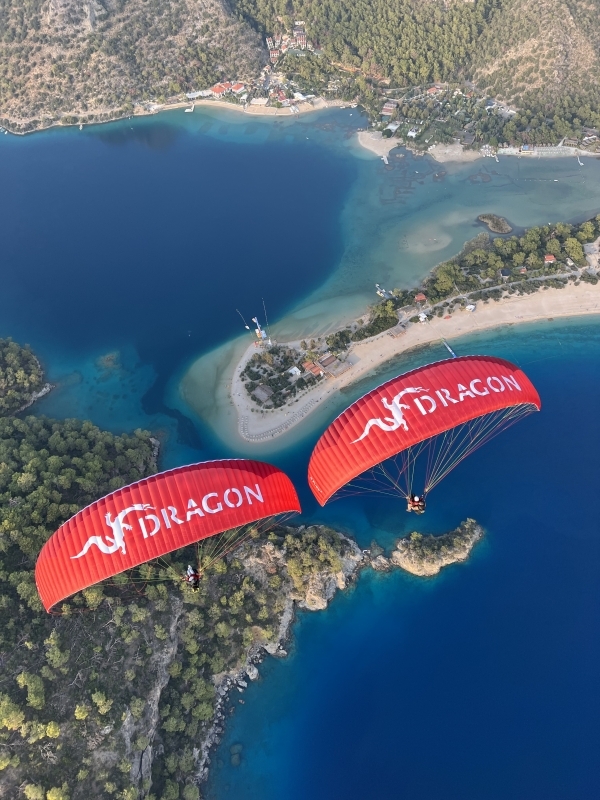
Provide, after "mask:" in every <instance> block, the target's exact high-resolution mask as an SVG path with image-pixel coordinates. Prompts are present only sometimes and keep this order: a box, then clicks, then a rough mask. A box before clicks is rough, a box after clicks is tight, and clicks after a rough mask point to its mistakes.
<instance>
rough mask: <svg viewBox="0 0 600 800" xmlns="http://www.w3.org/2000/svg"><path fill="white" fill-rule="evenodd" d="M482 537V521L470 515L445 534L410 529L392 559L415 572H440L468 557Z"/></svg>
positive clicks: (416, 573)
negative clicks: (471, 517)
mask: <svg viewBox="0 0 600 800" xmlns="http://www.w3.org/2000/svg"><path fill="white" fill-rule="evenodd" d="M482 538H483V528H482V527H481V525H478V524H477V522H475V520H474V519H467V520H465V522H462V523H461V524H460V525H459V526H458V528H456V530H454V531H451V532H450V533H445V534H443V535H442V536H431V535H424V534H422V533H416V532H415V533H411V535H410V536H408V537H407V538H405V539H400V541H399V542H398V543H397V544H396V548H395V550H394V551H393V552H392V554H391V556H390V558H389V561H390V563H391V564H392V565H394V566H397V567H401V568H402V569H404V570H406V571H407V572H410V573H412V574H413V575H419V576H421V577H426V576H431V575H437V574H438V572H439V571H440V570H441V569H442V568H443V567H447V566H448V565H449V564H456V563H457V562H458V561H466V560H467V558H468V557H469V555H470V554H471V550H472V549H473V548H474V547H475V545H476V544H477V542H478V541H479V540H480V539H482Z"/></svg>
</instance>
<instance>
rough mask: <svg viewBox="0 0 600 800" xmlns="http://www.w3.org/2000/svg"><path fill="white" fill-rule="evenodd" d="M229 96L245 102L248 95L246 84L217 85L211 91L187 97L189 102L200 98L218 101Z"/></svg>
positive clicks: (207, 90) (190, 94)
mask: <svg viewBox="0 0 600 800" xmlns="http://www.w3.org/2000/svg"><path fill="white" fill-rule="evenodd" d="M227 94H231V95H233V96H234V97H239V98H240V99H241V100H243V99H244V97H245V96H246V95H247V94H248V92H247V89H246V84H245V83H240V82H239V81H236V82H235V83H231V82H230V81H226V82H225V83H215V85H214V86H211V87H210V89H202V90H201V91H199V92H189V93H188V94H186V97H187V99H188V100H197V99H198V98H199V97H215V98H216V99H217V100H218V99H219V98H222V97H225V95H227Z"/></svg>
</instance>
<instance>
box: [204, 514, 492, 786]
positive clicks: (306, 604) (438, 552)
mask: <svg viewBox="0 0 600 800" xmlns="http://www.w3.org/2000/svg"><path fill="white" fill-rule="evenodd" d="M299 530H303V528H300V529H299ZM337 536H339V537H340V539H341V540H342V541H343V543H344V545H345V548H346V555H345V556H343V557H342V558H341V562H342V568H341V570H339V571H338V572H335V573H330V572H326V571H323V572H321V573H318V574H317V575H315V576H312V577H311V579H310V580H309V582H308V585H307V588H306V592H305V593H304V595H303V596H302V595H300V594H298V593H295V592H293V593H292V594H291V595H290V596H289V597H288V599H287V601H286V604H285V608H284V609H283V611H282V614H281V617H280V622H279V630H278V635H277V637H276V639H275V640H274V641H272V642H268V643H260V644H253V645H252V647H251V648H250V649H249V650H248V653H247V655H246V660H245V663H244V664H243V666H241V667H239V668H238V669H236V670H235V671H233V672H228V673H223V674H221V675H218V676H215V678H214V684H215V688H216V691H217V699H216V703H215V708H214V716H213V719H212V721H211V723H210V725H209V726H208V728H207V729H206V732H205V734H204V737H203V740H202V742H201V744H200V746H199V747H198V748H197V749H196V750H195V751H194V756H195V759H196V781H197V783H198V784H202V783H204V782H205V781H206V780H207V779H208V775H209V770H210V765H211V758H212V756H213V753H214V750H215V749H216V748H217V746H218V745H219V743H220V741H221V739H222V736H223V734H224V732H225V725H226V721H227V716H228V714H227V710H226V709H227V704H228V703H229V702H230V699H231V698H230V693H231V692H233V691H234V690H236V689H237V690H238V691H239V692H240V693H241V692H243V691H244V690H245V689H246V688H247V686H248V681H254V680H257V679H258V677H259V670H258V665H260V663H261V662H262V661H263V659H264V658H265V656H266V654H269V655H271V656H275V657H276V658H285V657H286V656H287V650H286V649H285V647H284V645H285V644H286V643H287V642H288V641H289V638H290V635H291V629H292V625H293V623H294V620H295V617H296V609H297V608H301V609H306V610H309V611H319V610H323V609H325V608H327V606H328V604H329V602H330V601H331V600H332V598H333V597H334V595H335V593H336V592H337V591H338V590H343V589H345V588H347V587H348V585H349V584H350V583H351V582H352V581H353V580H356V579H357V577H358V575H359V574H360V573H361V572H362V570H363V569H366V568H371V569H373V570H374V571H376V572H390V571H392V570H393V569H395V568H400V569H403V570H405V571H407V572H410V573H411V574H412V575H418V576H433V575H437V574H438V573H439V572H440V570H441V569H442V568H443V567H446V566H448V565H450V564H454V563H458V562H462V561H466V560H467V558H468V557H469V555H470V553H471V551H472V550H473V547H474V546H475V545H476V544H477V542H478V541H480V540H481V539H482V537H483V528H482V527H481V526H480V525H479V524H478V523H476V522H475V520H472V519H467V520H465V522H463V523H461V525H459V526H458V528H456V529H455V530H454V531H451V532H450V533H447V534H443V535H441V536H432V535H423V534H420V533H413V534H411V535H410V536H409V537H407V538H404V539H400V540H399V541H398V542H397V543H396V546H395V549H394V550H393V551H392V553H391V554H390V556H389V557H386V556H384V555H383V551H382V550H381V548H379V547H378V546H376V545H375V546H373V545H372V547H371V549H370V550H366V551H362V550H361V549H360V548H359V547H358V545H357V543H356V542H355V541H354V540H353V539H351V538H349V537H348V536H345V535H344V534H342V533H339V532H337ZM251 558H256V556H255V555H252V556H251Z"/></svg>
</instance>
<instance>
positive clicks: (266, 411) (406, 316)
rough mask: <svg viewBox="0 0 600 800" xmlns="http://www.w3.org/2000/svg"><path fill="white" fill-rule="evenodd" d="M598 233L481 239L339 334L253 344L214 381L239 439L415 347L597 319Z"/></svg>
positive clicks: (273, 434)
mask: <svg viewBox="0 0 600 800" xmlns="http://www.w3.org/2000/svg"><path fill="white" fill-rule="evenodd" d="M497 219H499V218H497ZM599 233H600V215H599V216H598V217H595V218H594V219H593V220H588V221H587V222H584V223H582V224H581V225H580V226H572V225H567V224H564V223H556V224H554V225H547V226H543V227H535V228H530V229H528V230H526V231H525V232H524V235H523V236H521V237H516V236H512V237H508V238H506V237H503V238H500V237H499V238H495V239H492V238H491V237H490V236H489V234H486V233H482V234H480V235H479V236H477V237H476V238H475V239H473V240H471V241H470V242H467V243H466V245H465V247H464V248H463V250H462V251H461V253H460V254H459V255H458V256H456V257H455V258H454V259H451V260H450V261H448V262H444V263H442V264H439V265H438V266H437V267H436V268H435V269H434V270H433V271H432V272H431V273H430V275H429V276H428V277H427V278H426V279H425V280H424V281H423V283H422V284H421V286H419V287H417V288H415V289H413V290H411V291H405V290H392V291H391V292H383V295H384V298H383V299H382V301H381V302H380V303H379V304H377V305H375V306H373V307H371V308H370V309H369V311H368V312H367V313H365V314H364V315H363V317H362V318H360V319H358V320H355V321H354V322H353V323H352V324H351V325H349V326H346V327H345V328H342V329H340V330H338V331H335V332H333V333H330V334H329V335H327V336H320V337H315V338H311V337H310V336H306V338H305V339H302V340H295V341H290V342H285V343H284V342H275V343H273V345H272V346H268V345H264V344H263V343H258V342H253V343H252V344H250V345H249V346H248V347H247V348H246V349H245V351H244V353H243V355H242V357H241V359H239V360H238V362H237V363H236V364H235V365H234V367H233V374H224V375H223V376H222V378H221V380H222V382H225V381H227V385H228V395H229V400H230V404H231V405H232V406H233V409H234V411H235V416H236V417H237V428H238V434H239V436H240V437H241V438H242V439H245V440H246V441H248V442H266V441H270V440H273V439H275V438H277V437H280V436H283V435H284V434H286V433H288V432H289V431H290V430H291V429H292V428H294V427H295V426H297V425H298V424H300V423H301V422H303V421H304V420H305V419H306V418H307V417H308V416H309V415H310V414H311V413H313V412H314V411H315V410H316V409H317V408H319V407H320V405H321V404H323V403H324V402H326V401H327V400H328V399H330V398H331V396H332V395H334V394H335V393H337V392H339V391H340V390H342V389H344V388H345V387H347V386H349V385H351V384H353V383H355V382H356V381H358V380H360V379H361V378H364V377H365V376H366V375H367V374H369V373H372V372H373V370H375V369H376V368H378V367H380V366H381V365H382V364H384V363H385V362H386V361H389V360H390V359H392V358H394V357H396V356H398V355H400V354H402V353H406V352H407V351H409V350H412V349H414V348H417V347H420V346H423V345H428V344H432V343H435V342H441V341H444V340H446V339H449V340H451V339H453V338H456V337H459V336H464V335H466V334H469V333H473V332H475V331H481V330H486V329H489V328H494V327H498V326H502V325H513V324H520V323H524V322H534V321H538V320H544V319H549V318H550V319H555V318H558V317H570V316H580V315H586V314H597V313H600V288H599V287H598V274H597V273H598V269H599V266H600V265H599V263H598V259H599V255H598V251H599V250H600V236H598V234H599ZM187 400H188V402H189V401H190V400H191V398H189V397H188V398H187ZM192 404H193V401H192Z"/></svg>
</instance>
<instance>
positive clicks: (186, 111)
mask: <svg viewBox="0 0 600 800" xmlns="http://www.w3.org/2000/svg"><path fill="white" fill-rule="evenodd" d="M195 108H196V104H195V103H192V107H191V108H186V110H185V113H186V114H191V113H192V111H193V110H194V109H195Z"/></svg>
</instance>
